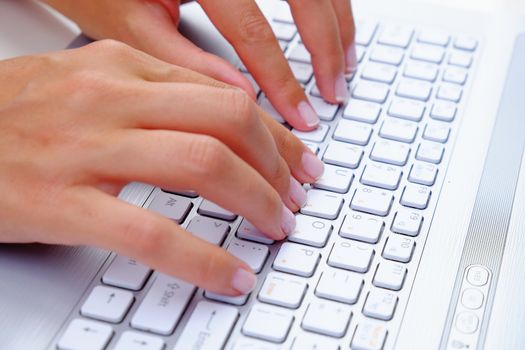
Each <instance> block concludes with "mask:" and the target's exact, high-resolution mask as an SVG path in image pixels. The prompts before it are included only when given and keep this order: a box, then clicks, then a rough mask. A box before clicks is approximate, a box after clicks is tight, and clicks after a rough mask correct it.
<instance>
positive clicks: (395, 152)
mask: <svg viewBox="0 0 525 350" xmlns="http://www.w3.org/2000/svg"><path fill="white" fill-rule="evenodd" d="M409 153H410V147H409V146H408V145H407V144H404V143H401V142H396V141H390V140H379V141H377V142H376V143H375V144H374V148H373V149H372V152H371V153H370V159H372V160H376V161H378V162H381V163H388V164H393V165H405V164H406V162H407V159H408V154H409Z"/></svg>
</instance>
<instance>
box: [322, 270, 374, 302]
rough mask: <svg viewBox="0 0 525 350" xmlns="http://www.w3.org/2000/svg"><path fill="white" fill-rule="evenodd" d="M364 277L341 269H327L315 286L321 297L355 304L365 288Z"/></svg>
mask: <svg viewBox="0 0 525 350" xmlns="http://www.w3.org/2000/svg"><path fill="white" fill-rule="evenodd" d="M363 284H364V281H363V277H362V276H361V275H359V274H356V273H353V272H349V271H344V270H341V269H326V270H325V271H323V274H322V275H321V278H320V279H319V283H318V284H317V287H316V288H315V295H317V296H318V297H320V298H325V299H330V300H335V301H339V302H342V303H346V304H355V303H357V300H358V299H359V295H360V294H361V290H362V289H363Z"/></svg>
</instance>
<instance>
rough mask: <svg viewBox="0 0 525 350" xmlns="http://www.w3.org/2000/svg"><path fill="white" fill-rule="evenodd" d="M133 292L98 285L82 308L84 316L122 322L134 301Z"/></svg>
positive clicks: (81, 311)
mask: <svg viewBox="0 0 525 350" xmlns="http://www.w3.org/2000/svg"><path fill="white" fill-rule="evenodd" d="M133 299H134V298H133V293H131V292H128V291H124V290H121V289H117V288H110V287H104V286H96V287H95V288H93V290H92V291H91V293H90V294H89V296H88V297H87V299H86V301H84V304H83V305H82V307H81V308H80V313H81V314H82V316H86V317H91V318H95V319H97V320H101V321H107V322H112V323H118V322H121V321H122V320H123V319H124V317H125V316H126V314H127V312H128V310H129V308H130V307H131V304H132V303H133Z"/></svg>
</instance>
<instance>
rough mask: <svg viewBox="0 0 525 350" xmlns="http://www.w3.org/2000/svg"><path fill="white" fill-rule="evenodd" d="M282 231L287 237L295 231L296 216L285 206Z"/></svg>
mask: <svg viewBox="0 0 525 350" xmlns="http://www.w3.org/2000/svg"><path fill="white" fill-rule="evenodd" d="M282 215H283V216H282V221H281V229H282V230H283V232H284V233H285V234H286V235H289V234H290V233H292V232H293V230H294V229H295V215H293V213H292V212H291V211H290V209H288V208H287V207H286V206H285V205H284V204H283V214H282Z"/></svg>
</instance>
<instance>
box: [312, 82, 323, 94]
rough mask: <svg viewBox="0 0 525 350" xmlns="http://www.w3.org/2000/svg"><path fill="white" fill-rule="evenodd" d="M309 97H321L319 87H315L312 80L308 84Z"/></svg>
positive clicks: (315, 84)
mask: <svg viewBox="0 0 525 350" xmlns="http://www.w3.org/2000/svg"><path fill="white" fill-rule="evenodd" d="M310 95H312V96H315V97H323V96H322V95H321V91H319V87H318V86H317V83H316V82H315V81H314V80H312V82H311V84H310Z"/></svg>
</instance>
